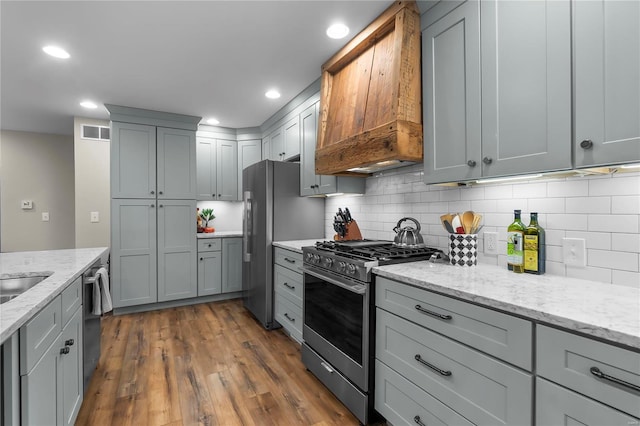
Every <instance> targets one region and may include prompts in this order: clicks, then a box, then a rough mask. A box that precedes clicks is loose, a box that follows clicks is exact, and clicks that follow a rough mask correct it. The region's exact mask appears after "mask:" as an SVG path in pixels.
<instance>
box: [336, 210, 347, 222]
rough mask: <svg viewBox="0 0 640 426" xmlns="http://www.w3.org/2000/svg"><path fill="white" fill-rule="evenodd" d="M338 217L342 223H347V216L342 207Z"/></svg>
mask: <svg viewBox="0 0 640 426" xmlns="http://www.w3.org/2000/svg"><path fill="white" fill-rule="evenodd" d="M338 216H339V217H340V218H341V219H342V222H345V223H346V222H347V216H346V215H345V214H344V212H343V211H342V209H341V208H340V207H338Z"/></svg>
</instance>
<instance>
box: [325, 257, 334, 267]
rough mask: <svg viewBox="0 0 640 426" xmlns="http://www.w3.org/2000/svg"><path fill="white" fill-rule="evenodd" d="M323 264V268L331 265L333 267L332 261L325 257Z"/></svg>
mask: <svg viewBox="0 0 640 426" xmlns="http://www.w3.org/2000/svg"><path fill="white" fill-rule="evenodd" d="M323 263H324V267H325V268H330V267H331V265H333V259H332V258H330V257H325V258H324V261H323Z"/></svg>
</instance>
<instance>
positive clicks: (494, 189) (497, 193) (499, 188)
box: [484, 184, 513, 200]
mask: <svg viewBox="0 0 640 426" xmlns="http://www.w3.org/2000/svg"><path fill="white" fill-rule="evenodd" d="M484 198H485V199H486V200H500V199H509V198H513V185H507V184H502V185H491V186H486V187H485V188H484Z"/></svg>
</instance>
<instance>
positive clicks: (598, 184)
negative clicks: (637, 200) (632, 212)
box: [589, 175, 640, 196]
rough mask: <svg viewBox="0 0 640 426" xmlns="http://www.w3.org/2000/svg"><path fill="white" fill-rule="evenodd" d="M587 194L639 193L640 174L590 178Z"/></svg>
mask: <svg viewBox="0 0 640 426" xmlns="http://www.w3.org/2000/svg"><path fill="white" fill-rule="evenodd" d="M589 195H590V196H600V195H640V175H633V176H622V175H620V176H615V175H614V176H608V177H606V178H603V179H592V180H590V181H589Z"/></svg>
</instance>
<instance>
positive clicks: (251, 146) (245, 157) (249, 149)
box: [238, 139, 262, 201]
mask: <svg viewBox="0 0 640 426" xmlns="http://www.w3.org/2000/svg"><path fill="white" fill-rule="evenodd" d="M260 160H262V141H260V140H259V139H256V140H249V141H240V142H238V200H240V201H242V171H243V170H244V169H245V167H247V166H250V165H252V164H255V163H257V162H259V161H260Z"/></svg>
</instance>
